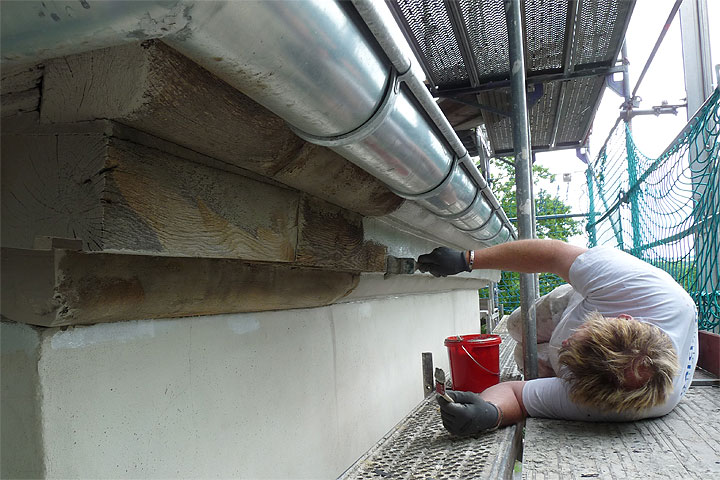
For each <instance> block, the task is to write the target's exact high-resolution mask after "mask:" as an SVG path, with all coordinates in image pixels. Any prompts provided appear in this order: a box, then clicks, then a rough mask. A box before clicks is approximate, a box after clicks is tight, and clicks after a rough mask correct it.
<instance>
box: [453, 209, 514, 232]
mask: <svg viewBox="0 0 720 480" xmlns="http://www.w3.org/2000/svg"><path fill="white" fill-rule="evenodd" d="M498 210H500V209H499V208H495V207H493V208H492V210H491V211H490V215H488V218H487V220H485V221H484V222H483V224H482V225H480V226H479V227H477V228H470V229H464V228H460V227H458V226H457V225H455V228H457V229H458V230H460V231H461V232H465V233H474V232H478V231H480V230H482V229H483V228H485V227H486V226H487V224H488V223H490V220H492V218H493V216H494V215H496V214H497V212H498ZM500 223H501V224H502V222H500ZM504 226H505V225H504V224H502V225H501V226H500V230H502V229H503V227H504ZM500 230H498V232H499V231H500ZM496 236H497V234H495V235H493V236H492V237H490V238H495V237H496Z"/></svg>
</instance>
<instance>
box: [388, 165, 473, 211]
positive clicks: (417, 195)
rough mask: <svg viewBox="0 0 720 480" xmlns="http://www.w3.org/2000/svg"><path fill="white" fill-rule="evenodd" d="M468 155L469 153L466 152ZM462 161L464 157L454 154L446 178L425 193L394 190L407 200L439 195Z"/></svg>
mask: <svg viewBox="0 0 720 480" xmlns="http://www.w3.org/2000/svg"><path fill="white" fill-rule="evenodd" d="M465 155H467V154H465ZM461 163H462V158H458V157H457V155H453V161H452V164H451V165H450V169H449V170H448V173H447V174H446V175H445V178H443V180H442V181H441V182H440V183H438V184H437V185H435V186H434V187H433V188H431V189H430V190H428V191H427V192H423V193H404V192H399V191H397V190H393V191H392V192H393V193H394V194H395V195H397V196H399V197H402V198H405V199H407V200H424V199H426V198H430V197H434V196H435V195H437V194H438V193H439V192H440V191H442V190H443V189H444V188H445V187H446V186H447V185H448V184H449V183H450V182H451V181H452V179H453V177H454V176H455V170H457V168H458V166H459V165H460V164H461Z"/></svg>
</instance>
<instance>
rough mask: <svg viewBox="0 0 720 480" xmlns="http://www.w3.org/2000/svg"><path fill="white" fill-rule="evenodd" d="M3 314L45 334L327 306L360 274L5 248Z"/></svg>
mask: <svg viewBox="0 0 720 480" xmlns="http://www.w3.org/2000/svg"><path fill="white" fill-rule="evenodd" d="M1 266H2V272H3V274H2V315H3V317H4V318H7V319H9V320H12V321H16V322H21V323H29V324H33V325H40V326H46V327H58V326H65V325H80V324H93V323H103V322H115V321H126V320H143V319H152V318H171V317H184V316H195V315H213V314H221V313H236V312H257V311H267V310H284V309H289V308H308V307H318V306H323V305H329V304H331V303H333V302H334V301H335V300H337V299H338V298H340V297H342V296H344V295H345V294H347V293H348V292H349V291H351V290H352V289H353V288H354V287H355V286H356V285H357V282H358V275H357V274H353V273H347V272H329V271H321V270H316V269H307V268H298V267H291V266H289V265H281V264H259V263H249V262H244V261H241V260H228V259H207V258H175V257H155V256H147V255H123V254H112V253H83V252H76V251H70V250H58V249H54V250H26V249H13V248H2V265H1Z"/></svg>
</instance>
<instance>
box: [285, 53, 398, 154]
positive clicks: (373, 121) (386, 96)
mask: <svg viewBox="0 0 720 480" xmlns="http://www.w3.org/2000/svg"><path fill="white" fill-rule="evenodd" d="M406 74H407V72H406V73H404V74H402V75H398V73H397V70H396V69H395V68H394V67H393V68H391V69H390V79H389V81H388V85H387V87H386V88H385V92H384V93H383V98H382V100H381V101H380V106H379V107H378V108H377V109H376V110H375V112H374V113H373V114H372V116H370V118H369V119H368V120H367V121H366V122H365V123H363V124H362V125H360V126H359V127H357V128H356V129H354V130H352V131H350V132H348V133H343V134H342V135H336V136H329V137H324V136H320V135H313V134H311V133H307V132H304V131H302V130H300V129H299V128H296V127H294V126H293V125H289V127H290V129H291V130H292V131H293V132H294V133H295V135H297V136H298V137H300V138H302V139H303V140H305V141H306V142H310V143H313V144H315V145H320V146H322V147H343V146H345V145H350V144H353V143H357V142H360V141H362V140H364V139H365V138H367V137H369V136H370V135H372V134H373V133H375V131H376V130H377V129H378V128H380V126H381V125H382V124H383V122H384V121H385V118H387V116H388V114H389V113H390V111H391V110H392V109H393V107H394V106H395V100H396V99H397V97H398V94H399V92H400V82H401V81H403V79H404V77H405V75H406Z"/></svg>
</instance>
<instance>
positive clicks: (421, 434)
mask: <svg viewBox="0 0 720 480" xmlns="http://www.w3.org/2000/svg"><path fill="white" fill-rule="evenodd" d="M514 433H515V427H508V428H504V429H500V430H497V431H496V432H493V433H490V434H484V435H480V436H478V437H477V438H462V439H454V438H451V437H450V435H449V434H448V433H447V431H446V430H445V429H444V428H443V426H442V422H441V420H440V413H439V411H438V407H437V402H436V401H435V400H434V399H433V398H429V399H428V400H426V401H424V402H423V403H422V404H421V405H420V406H419V407H418V408H417V409H416V410H415V411H414V412H412V413H411V414H410V415H409V416H408V417H407V418H406V419H405V420H404V421H403V423H401V424H400V425H399V426H398V427H397V428H396V430H394V431H393V432H392V433H391V434H390V435H388V436H387V437H386V438H385V439H384V440H383V441H382V442H381V443H380V444H378V445H377V446H376V447H375V448H374V449H373V450H371V451H370V452H369V453H368V454H367V455H366V456H365V457H363V458H362V459H360V460H359V461H358V462H357V463H356V464H355V465H354V466H353V467H352V468H351V469H350V470H349V471H348V472H346V473H345V474H344V475H343V476H341V477H340V478H341V479H343V480H361V479H362V480H370V479H372V480H380V479H387V478H393V479H413V480H415V479H437V480H440V479H474V478H501V477H502V474H501V472H503V471H504V470H505V468H506V464H507V462H508V459H506V458H504V457H503V452H502V448H503V447H507V445H508V442H511V441H512V436H513V435H514ZM512 461H513V463H514V459H513V460H512ZM510 468H511V467H510Z"/></svg>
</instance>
